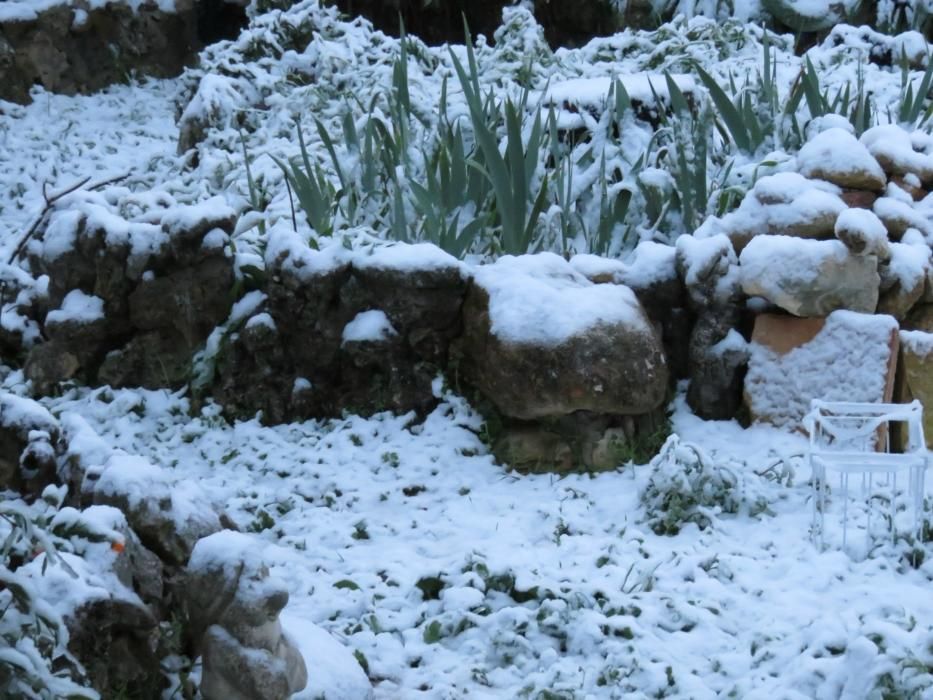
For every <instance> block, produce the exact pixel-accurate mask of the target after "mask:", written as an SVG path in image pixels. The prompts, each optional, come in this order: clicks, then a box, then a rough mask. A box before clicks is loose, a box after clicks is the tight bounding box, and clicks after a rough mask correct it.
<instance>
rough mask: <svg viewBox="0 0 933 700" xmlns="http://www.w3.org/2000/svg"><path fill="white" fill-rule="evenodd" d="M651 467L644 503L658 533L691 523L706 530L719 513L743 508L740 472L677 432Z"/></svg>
mask: <svg viewBox="0 0 933 700" xmlns="http://www.w3.org/2000/svg"><path fill="white" fill-rule="evenodd" d="M648 468H649V469H650V470H651V476H650V477H649V478H648V483H647V485H646V486H645V488H644V490H643V491H642V493H641V502H642V505H643V506H644V508H645V514H646V516H647V521H648V524H649V525H650V527H651V529H652V530H654V532H655V533H656V534H659V535H676V534H677V533H679V532H680V529H681V527H683V526H684V525H685V524H686V523H690V522H692V523H696V524H697V526H699V527H700V528H701V529H704V528H706V527H708V526H709V525H711V524H712V522H713V519H714V518H715V517H716V516H717V515H718V514H719V513H737V512H738V510H739V507H740V505H741V500H740V495H739V493H738V486H739V476H738V474H737V473H736V472H735V471H733V470H732V469H730V468H729V467H727V466H724V465H721V464H716V463H715V462H714V461H713V460H712V459H711V458H710V456H709V455H707V454H706V453H705V452H704V451H703V450H702V449H701V448H700V447H698V446H697V445H693V444H691V443H688V442H683V441H681V439H680V437H679V436H677V435H671V436H670V437H669V438H668V439H667V441H666V442H665V443H664V446H663V447H662V448H661V451H660V453H658V456H657V457H655V458H654V459H653V460H651V463H650V464H649V467H648Z"/></svg>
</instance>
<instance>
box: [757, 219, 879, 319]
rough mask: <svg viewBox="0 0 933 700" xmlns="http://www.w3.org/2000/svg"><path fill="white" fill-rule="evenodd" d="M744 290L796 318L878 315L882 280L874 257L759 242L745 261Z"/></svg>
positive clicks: (824, 246) (783, 239)
mask: <svg viewBox="0 0 933 700" xmlns="http://www.w3.org/2000/svg"><path fill="white" fill-rule="evenodd" d="M739 263H740V264H739V271H740V273H741V279H742V289H743V290H744V291H745V293H746V294H748V295H749V296H758V297H764V298H765V299H767V300H768V301H769V302H771V303H772V304H774V305H775V306H779V307H781V308H782V309H784V310H785V311H789V312H790V313H792V314H794V315H796V316H826V315H828V314H829V313H830V312H832V311H835V310H837V309H849V310H852V311H862V312H867V313H873V312H874V311H875V308H876V307H877V305H878V290H879V284H880V281H881V279H880V277H879V275H878V259H877V257H875V256H874V255H852V254H850V253H849V250H848V248H846V246H845V245H844V244H843V243H842V242H841V241H836V240H833V241H809V240H803V239H799V238H792V237H789V236H759V237H757V238H755V239H754V240H753V241H752V242H751V243H749V245H748V246H747V247H746V248H745V250H743V251H742V255H741V256H740V258H739Z"/></svg>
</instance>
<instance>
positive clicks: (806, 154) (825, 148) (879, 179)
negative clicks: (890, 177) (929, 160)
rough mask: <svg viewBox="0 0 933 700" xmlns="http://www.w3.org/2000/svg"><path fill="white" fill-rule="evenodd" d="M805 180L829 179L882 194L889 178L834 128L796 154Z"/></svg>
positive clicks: (847, 135)
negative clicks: (807, 178) (806, 178)
mask: <svg viewBox="0 0 933 700" xmlns="http://www.w3.org/2000/svg"><path fill="white" fill-rule="evenodd" d="M797 167H798V168H799V171H800V174H801V175H803V176H804V177H809V178H817V179H819V180H826V181H828V182H831V183H833V184H834V185H839V187H849V188H852V189H857V190H874V191H881V190H883V189H884V186H885V183H886V178H885V176H884V171H883V170H882V169H881V166H880V165H878V161H877V160H875V159H874V157H873V156H872V155H871V153H869V152H868V149H867V148H866V147H865V146H864V145H862V144H861V143H859V142H858V140H857V139H856V138H855V137H854V136H853V135H852V134H850V133H849V132H848V131H845V130H844V129H841V128H835V127H834V128H831V129H827V130H826V131H823V132H821V133H819V134H817V135H816V136H814V137H813V138H812V139H810V140H809V141H808V142H807V143H806V144H804V146H803V148H801V149H800V152H799V153H798V154H797Z"/></svg>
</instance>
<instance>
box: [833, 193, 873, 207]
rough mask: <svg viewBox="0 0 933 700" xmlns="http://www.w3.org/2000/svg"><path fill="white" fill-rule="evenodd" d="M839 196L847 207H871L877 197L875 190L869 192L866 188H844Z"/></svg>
mask: <svg viewBox="0 0 933 700" xmlns="http://www.w3.org/2000/svg"><path fill="white" fill-rule="evenodd" d="M839 197H840V199H842V201H843V202H845V203H846V205H847V206H849V207H854V208H856V209H871V208H872V207H873V206H874V204H875V201H876V200H877V199H878V194H877V193H876V192H869V191H867V190H850V189H845V190H843V191H842V194H840V195H839Z"/></svg>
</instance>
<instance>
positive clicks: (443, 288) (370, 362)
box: [214, 246, 467, 422]
mask: <svg viewBox="0 0 933 700" xmlns="http://www.w3.org/2000/svg"><path fill="white" fill-rule="evenodd" d="M400 250H401V249H396V247H395V246H387V247H386V250H383V249H377V250H375V251H374V252H373V254H372V255H370V256H366V257H365V258H364V257H363V256H359V257H357V258H355V259H354V261H353V264H352V265H351V264H349V263H346V262H343V263H335V264H330V265H328V264H324V263H319V262H316V261H318V260H319V259H321V258H324V259H328V255H329V254H328V253H324V252H318V251H310V250H309V251H307V256H308V262H307V265H310V266H312V267H314V269H315V270H316V271H315V272H314V273H313V274H309V273H306V272H305V271H304V270H305V267H304V266H295V265H294V264H293V262H294V261H291V260H290V258H289V257H288V256H284V257H281V258H280V259H272V260H270V261H268V265H269V271H270V274H269V276H268V280H269V281H268V283H267V285H266V288H265V291H266V294H267V296H268V298H267V300H266V301H265V303H264V304H263V305H262V306H261V307H259V308H257V309H256V310H255V311H254V312H253V314H252V318H256V317H257V316H259V315H261V314H266V315H267V317H268V318H269V320H270V322H271V327H270V326H268V325H262V324H257V323H254V322H253V321H252V320H246V322H245V323H244V324H243V326H242V327H241V328H240V329H239V330H237V331H236V332H235V333H232V334H231V335H230V336H229V342H228V343H227V345H226V347H225V348H224V352H223V355H222V356H221V357H219V358H218V363H217V378H216V381H215V383H214V387H215V389H214V391H215V395H216V396H217V397H218V399H219V400H220V401H221V403H222V404H223V405H224V406H225V409H226V410H227V411H228V413H230V414H231V415H240V416H242V415H248V416H252V415H255V413H256V412H257V411H262V414H263V419H264V420H266V421H270V422H280V421H283V420H290V419H303V418H309V417H323V416H328V415H338V414H340V413H341V412H342V411H344V410H350V411H355V412H361V413H364V414H369V413H373V412H377V411H382V410H392V411H397V412H406V411H410V410H415V411H417V412H419V413H421V414H424V413H426V412H428V411H429V410H430V409H431V408H433V407H434V406H435V405H436V403H437V397H436V396H435V395H434V391H433V388H432V384H433V381H434V379H435V378H436V377H437V375H438V374H439V373H440V372H441V371H442V370H443V369H445V368H446V367H447V366H448V363H449V357H448V350H449V346H450V344H451V342H452V340H453V339H454V338H455V337H456V336H458V335H459V334H460V329H461V320H460V314H461V305H462V302H463V297H464V294H465V293H466V285H467V282H466V280H465V279H464V277H463V274H462V271H461V267H460V264H459V263H458V262H457V261H456V260H455V259H454V258H452V257H450V256H445V255H444V254H442V253H440V251H439V250H437V249H434V250H435V253H434V254H433V257H432V258H430V259H427V261H425V260H423V261H422V262H423V264H415V265H413V266H408V265H403V264H402V262H403V260H404V257H405V255H404V251H402V252H401V253H400V252H399V251H400ZM393 251H394V252H393ZM409 252H410V255H412V256H413V257H414V258H417V257H418V256H419V255H422V256H423V255H424V254H425V249H423V248H418V249H417V250H412V251H409ZM366 311H382V312H383V313H384V314H385V316H386V318H387V320H388V322H389V323H390V324H391V326H392V328H393V329H395V331H396V333H395V335H393V336H391V337H390V338H386V339H384V340H382V341H380V342H373V341H371V340H366V341H362V342H357V341H352V342H345V340H344V337H343V334H344V329H345V328H346V327H347V324H349V323H350V322H351V321H352V320H353V319H354V318H356V317H357V316H358V315H359V314H360V313H361V312H366Z"/></svg>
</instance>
